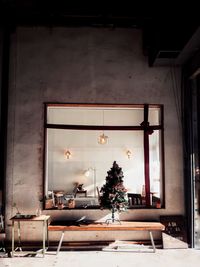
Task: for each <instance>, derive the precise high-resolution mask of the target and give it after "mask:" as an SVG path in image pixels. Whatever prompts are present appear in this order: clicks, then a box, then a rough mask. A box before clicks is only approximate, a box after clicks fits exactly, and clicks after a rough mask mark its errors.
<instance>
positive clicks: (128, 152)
mask: <svg viewBox="0 0 200 267" xmlns="http://www.w3.org/2000/svg"><path fill="white" fill-rule="evenodd" d="M126 154H127V156H128V159H130V158H131V154H132V153H131V151H130V150H127V151H126Z"/></svg>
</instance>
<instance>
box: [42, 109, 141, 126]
mask: <svg viewBox="0 0 200 267" xmlns="http://www.w3.org/2000/svg"><path fill="white" fill-rule="evenodd" d="M143 120H144V115H143V108H112V107H110V108H109V107H63V106H62V107H59V106H50V107H48V108H47V123H49V124H66V125H99V126H104V125H109V126H139V125H140V124H141V122H142V121H143Z"/></svg>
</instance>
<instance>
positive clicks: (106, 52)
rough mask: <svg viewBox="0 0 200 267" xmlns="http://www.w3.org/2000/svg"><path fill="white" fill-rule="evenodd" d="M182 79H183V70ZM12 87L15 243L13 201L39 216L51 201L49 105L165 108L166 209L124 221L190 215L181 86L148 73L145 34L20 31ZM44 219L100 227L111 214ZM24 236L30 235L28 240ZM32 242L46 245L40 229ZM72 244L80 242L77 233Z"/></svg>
mask: <svg viewBox="0 0 200 267" xmlns="http://www.w3.org/2000/svg"><path fill="white" fill-rule="evenodd" d="M176 73H177V75H178V74H179V69H178V68H177V72H176ZM178 78H179V77H178V76H177V79H178ZM178 81H179V80H178ZM9 84H10V88H9V110H8V153H7V155H8V156H7V181H6V188H7V189H6V190H7V191H6V197H7V199H6V225H7V227H6V231H7V236H8V239H9V238H10V236H11V227H10V226H9V225H10V221H9V219H10V217H11V216H12V215H14V214H15V210H14V208H12V204H13V202H16V203H17V205H18V207H19V209H20V211H21V212H23V213H28V214H32V213H33V212H35V209H36V208H37V206H38V203H39V199H40V197H41V196H42V194H43V144H44V129H43V126H44V102H62V103H63V102H65V103H107V104H109V103H117V104H120V103H121V104H143V103H150V104H154V103H155V104H163V105H164V137H165V196H166V198H165V200H166V208H165V209H161V210H160V209H159V210H141V209H139V210H129V211H128V212H127V213H123V214H121V215H120V216H121V219H127V220H134V219H137V220H145V219H146V220H158V219H159V216H160V215H164V214H184V207H183V206H184V205H183V203H184V193H183V192H184V190H183V171H182V169H183V166H182V149H181V147H182V143H181V132H180V128H179V121H178V118H177V113H176V106H175V100H174V94H173V87H174V84H173V81H172V79H171V75H170V68H168V67H152V68H150V67H149V66H148V62H147V58H146V57H144V56H143V54H142V32H141V31H140V30H138V29H121V28H116V29H112V30H111V29H108V28H70V27H68V28H64V27H63V28H51V29H49V28H43V27H34V28H30V27H29V28H25V27H20V28H17V29H16V32H14V33H13V34H12V36H11V57H10V82H9ZM176 84H178V85H179V82H177V83H176ZM63 148H64V146H62V149H63ZM60 153H63V152H60ZM74 155H75V154H74ZM119 163H120V162H119ZM84 167H86V166H83V168H84ZM109 168H110V166H109ZM172 192H173V194H172ZM43 213H47V214H50V215H51V216H52V218H53V219H55V218H60V219H78V218H80V216H86V217H87V218H89V219H95V220H96V219H99V218H102V217H104V216H106V215H107V214H108V213H109V211H106V210H104V211H101V210H73V211H67V210H65V211H59V210H56V211H43ZM30 227H31V226H30ZM24 232H25V230H23V229H22V236H23V234H25V233H24ZM111 235H112V234H111ZM133 235H134V234H133ZM110 237H111V236H109V233H106V234H104V233H102V234H101V235H100V237H93V238H96V239H99V238H100V239H109V238H110ZM26 238H27V239H30V236H28V235H25V239H26ZM32 238H33V239H41V235H40V232H39V231H37V230H35V229H34V231H32ZM53 238H55V239H56V238H57V236H56V237H53ZM69 238H72V239H73V234H71V235H70V237H69ZM84 238H85V239H90V238H91V236H90V235H89V233H88V234H87V233H85V235H84ZM115 238H117V233H116V236H115Z"/></svg>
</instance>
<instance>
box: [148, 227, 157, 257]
mask: <svg viewBox="0 0 200 267" xmlns="http://www.w3.org/2000/svg"><path fill="white" fill-rule="evenodd" d="M149 235H150V239H151V244H152V247H153V252H156V247H155V244H154V240H153V235H152V232H151V231H149Z"/></svg>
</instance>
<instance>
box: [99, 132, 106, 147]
mask: <svg viewBox="0 0 200 267" xmlns="http://www.w3.org/2000/svg"><path fill="white" fill-rule="evenodd" d="M107 142H108V136H107V135H105V134H104V133H103V134H101V135H100V136H99V138H98V143H99V144H100V145H104V144H107Z"/></svg>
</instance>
